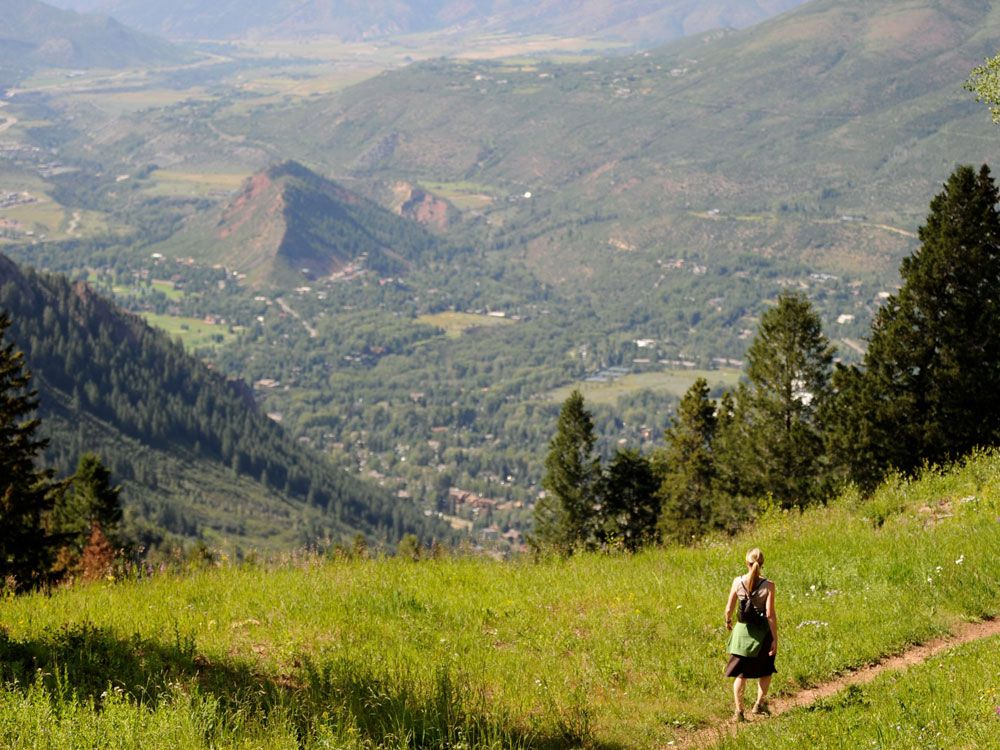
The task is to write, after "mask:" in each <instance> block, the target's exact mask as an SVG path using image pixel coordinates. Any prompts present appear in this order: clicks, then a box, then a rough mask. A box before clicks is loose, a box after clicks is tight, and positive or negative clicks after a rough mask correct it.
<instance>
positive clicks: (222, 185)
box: [145, 169, 249, 196]
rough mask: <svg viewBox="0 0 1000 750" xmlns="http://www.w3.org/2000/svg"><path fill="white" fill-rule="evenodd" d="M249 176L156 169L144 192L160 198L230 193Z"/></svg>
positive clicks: (233, 173)
mask: <svg viewBox="0 0 1000 750" xmlns="http://www.w3.org/2000/svg"><path fill="white" fill-rule="evenodd" d="M248 176H249V175H248V174H247V173H240V172H178V171H172V170H168V169H158V170H156V171H155V172H153V173H152V174H151V175H150V176H149V177H148V178H147V185H146V186H145V191H146V192H147V193H150V194H152V195H162V196H206V195H211V194H213V193H232V192H234V191H236V190H238V189H239V188H240V186H241V185H242V184H243V182H244V181H245V180H246V178H247V177H248Z"/></svg>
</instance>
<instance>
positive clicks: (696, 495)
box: [654, 378, 718, 541]
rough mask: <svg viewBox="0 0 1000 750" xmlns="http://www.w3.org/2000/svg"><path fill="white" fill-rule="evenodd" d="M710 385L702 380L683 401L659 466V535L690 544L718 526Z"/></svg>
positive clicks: (660, 453) (713, 406) (714, 423)
mask: <svg viewBox="0 0 1000 750" xmlns="http://www.w3.org/2000/svg"><path fill="white" fill-rule="evenodd" d="M708 396H709V388H708V381H706V380H705V379H704V378H698V379H697V380H696V381H695V382H694V384H693V385H692V386H691V387H690V388H689V389H688V391H687V393H685V394H684V397H683V398H682V399H681V402H680V405H679V406H678V408H677V416H676V417H674V418H673V420H672V425H671V427H670V428H668V429H667V431H666V434H665V439H666V446H665V447H664V448H663V449H662V450H661V451H658V452H657V454H656V456H655V459H654V462H655V463H654V466H655V467H656V469H657V474H658V475H659V478H660V486H659V497H660V502H661V504H662V506H661V510H660V534H661V535H662V537H663V538H664V539H673V540H676V541H690V540H691V539H693V538H695V537H698V536H700V535H701V534H703V533H704V532H705V531H707V530H708V529H709V528H711V527H712V526H713V525H714V523H713V521H714V519H713V516H714V513H713V507H712V505H713V500H714V495H715V492H716V490H715V480H716V475H717V470H716V465H715V455H714V451H713V442H714V440H715V432H716V427H717V424H718V420H717V418H716V406H717V405H716V403H715V402H714V401H713V400H711V399H710V398H709V397H708Z"/></svg>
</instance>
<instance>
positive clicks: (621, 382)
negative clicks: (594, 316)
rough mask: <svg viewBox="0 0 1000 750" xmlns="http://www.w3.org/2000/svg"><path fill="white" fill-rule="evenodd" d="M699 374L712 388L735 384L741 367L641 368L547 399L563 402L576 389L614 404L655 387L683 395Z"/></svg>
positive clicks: (581, 384)
mask: <svg viewBox="0 0 1000 750" xmlns="http://www.w3.org/2000/svg"><path fill="white" fill-rule="evenodd" d="M698 378H705V380H707V381H708V385H709V388H717V387H722V388H732V387H733V386H735V385H736V384H737V383H738V382H739V379H740V371H739V370H735V369H720V370H694V369H692V370H664V371H661V372H638V373H632V374H629V375H624V376H622V377H618V378H614V379H613V380H608V381H607V382H587V381H582V382H579V383H573V384H571V385H566V386H562V387H561V388H557V389H555V390H553V391H551V392H550V393H549V394H548V395H547V396H546V400H548V401H551V402H553V403H562V402H563V401H565V400H566V397H567V396H569V394H570V393H572V392H573V391H574V390H579V391H580V392H581V393H582V394H583V395H584V397H585V398H586V399H587V401H588V402H591V403H595V404H604V405H608V406H614V405H615V404H617V403H618V399H619V398H621V397H622V396H627V395H630V394H633V393H637V392H639V391H653V392H655V393H666V394H670V395H672V396H677V397H680V396H683V395H684V393H685V392H686V391H687V390H688V389H689V388H690V387H691V386H692V385H693V384H694V381H695V380H697V379H698Z"/></svg>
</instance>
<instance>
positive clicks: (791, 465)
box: [731, 294, 833, 508]
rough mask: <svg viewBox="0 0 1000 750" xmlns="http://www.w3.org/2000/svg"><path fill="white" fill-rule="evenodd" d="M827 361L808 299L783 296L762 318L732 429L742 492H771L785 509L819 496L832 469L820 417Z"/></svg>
mask: <svg viewBox="0 0 1000 750" xmlns="http://www.w3.org/2000/svg"><path fill="white" fill-rule="evenodd" d="M832 362H833V348H832V347H831V346H830V343H829V341H828V340H827V338H826V336H824V335H823V331H822V324H821V323H820V319H819V316H818V315H817V314H816V313H815V312H814V311H813V309H812V305H810V303H809V300H807V299H806V298H805V297H802V296H799V295H794V294H782V295H781V296H780V297H779V298H778V304H777V305H775V306H774V307H773V308H771V309H770V310H768V311H767V312H765V313H764V314H763V315H762V316H761V320H760V326H759V328H758V331H757V336H756V338H755V339H754V341H753V343H752V344H751V345H750V349H749V350H748V352H747V379H748V381H749V382H748V384H747V385H745V386H743V387H741V388H740V389H739V390H738V391H737V395H736V407H735V418H734V420H733V422H734V423H733V425H732V427H731V430H735V431H738V437H736V438H734V442H735V443H736V445H734V446H732V451H733V452H734V453H735V456H734V458H735V459H736V465H735V467H733V468H735V470H736V471H738V472H739V476H740V479H739V482H740V484H741V487H740V488H739V491H740V494H743V495H746V496H750V497H761V496H764V495H771V496H772V497H774V498H775V499H776V500H777V501H778V502H780V504H781V505H782V507H785V508H788V507H795V506H802V505H805V504H807V503H809V502H812V501H814V500H816V499H819V498H821V497H823V496H824V494H825V493H826V491H827V488H828V482H829V470H828V461H827V458H826V451H825V445H824V439H823V429H822V423H821V416H822V415H823V414H825V408H826V402H827V401H828V399H829V397H830V370H831V366H832Z"/></svg>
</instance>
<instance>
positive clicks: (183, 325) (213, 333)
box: [142, 312, 234, 351]
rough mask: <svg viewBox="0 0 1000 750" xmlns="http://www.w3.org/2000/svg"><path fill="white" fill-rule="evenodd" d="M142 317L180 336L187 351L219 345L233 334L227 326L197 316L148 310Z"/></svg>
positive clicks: (153, 324) (175, 335) (173, 334)
mask: <svg viewBox="0 0 1000 750" xmlns="http://www.w3.org/2000/svg"><path fill="white" fill-rule="evenodd" d="M142 317H143V318H145V319H146V322H147V323H149V324H150V325H151V326H155V327H157V328H160V329H161V330H163V331H165V332H166V333H168V334H169V335H170V336H172V337H177V338H180V340H181V341H182V342H183V343H184V348H185V349H187V350H188V351H195V350H198V349H203V348H205V347H216V346H221V345H222V344H224V343H226V342H227V341H229V340H230V339H232V338H233V335H234V334H232V333H231V332H230V331H229V329H228V327H227V326H223V325H215V324H212V323H206V322H205V321H204V320H201V319H199V318H185V317H182V316H175V315H157V314H156V313H149V312H147V313H143V314H142ZM220 336H221V337H222V338H221V339H220V338H219V337H220Z"/></svg>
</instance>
